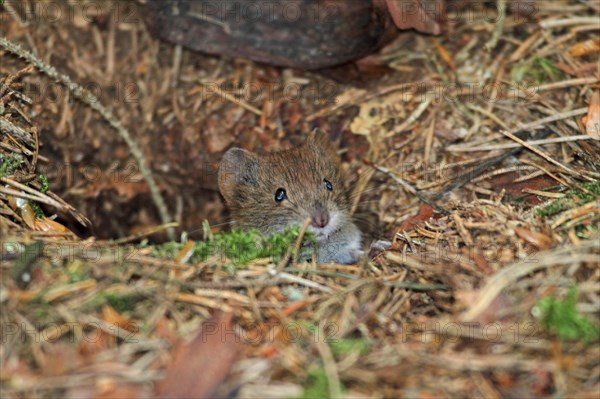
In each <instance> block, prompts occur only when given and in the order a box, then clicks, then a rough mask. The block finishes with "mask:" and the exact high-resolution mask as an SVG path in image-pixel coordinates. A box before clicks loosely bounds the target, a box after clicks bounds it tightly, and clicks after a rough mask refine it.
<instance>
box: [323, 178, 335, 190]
mask: <svg viewBox="0 0 600 399" xmlns="http://www.w3.org/2000/svg"><path fill="white" fill-rule="evenodd" d="M323 182H325V188H326V189H327V190H329V191H333V184H331V182H330V181H329V180H327V179H323Z"/></svg>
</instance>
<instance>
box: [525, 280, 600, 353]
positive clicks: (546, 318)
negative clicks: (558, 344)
mask: <svg viewBox="0 0 600 399" xmlns="http://www.w3.org/2000/svg"><path fill="white" fill-rule="evenodd" d="M576 304H577V290H576V288H574V287H573V288H571V289H570V290H569V293H568V294H567V297H566V298H565V299H563V300H559V299H557V298H554V297H546V298H544V299H542V300H541V301H539V302H538V304H537V307H538V309H539V310H540V312H541V319H542V324H543V326H544V327H545V328H546V329H547V330H549V331H551V332H553V333H555V334H556V335H557V336H558V338H559V339H561V340H564V341H568V340H583V341H585V342H588V343H589V342H592V341H596V342H597V340H598V339H599V338H600V330H599V328H598V326H597V325H595V324H593V323H592V322H591V321H590V320H588V319H587V318H586V317H585V316H583V315H581V314H580V313H579V312H578V311H577V308H576Z"/></svg>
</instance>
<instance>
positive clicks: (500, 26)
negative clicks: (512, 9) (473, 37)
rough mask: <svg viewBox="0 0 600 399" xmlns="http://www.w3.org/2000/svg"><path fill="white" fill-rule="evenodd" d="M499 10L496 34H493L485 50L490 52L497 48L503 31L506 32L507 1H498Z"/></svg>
mask: <svg viewBox="0 0 600 399" xmlns="http://www.w3.org/2000/svg"><path fill="white" fill-rule="evenodd" d="M497 9H498V21H497V22H496V27H495V29H494V33H492V37H491V38H490V40H489V41H488V42H487V43H486V44H485V48H486V50H487V51H489V52H491V51H492V50H493V49H495V48H496V45H497V44H498V40H499V39H500V36H502V31H504V22H505V21H506V0H498V6H497Z"/></svg>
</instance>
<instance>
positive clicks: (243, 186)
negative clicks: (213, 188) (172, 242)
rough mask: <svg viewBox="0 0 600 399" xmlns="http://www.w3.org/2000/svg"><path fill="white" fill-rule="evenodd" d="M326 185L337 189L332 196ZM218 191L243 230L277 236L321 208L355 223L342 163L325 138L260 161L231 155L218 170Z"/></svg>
mask: <svg viewBox="0 0 600 399" xmlns="http://www.w3.org/2000/svg"><path fill="white" fill-rule="evenodd" d="M323 179H327V180H329V181H330V182H331V183H332V185H333V191H329V190H327V189H326V187H325V184H324V181H323ZM278 188H283V189H285V190H286V193H287V200H284V201H282V202H281V203H276V202H275V199H274V196H275V192H276V191H277V189H278ZM219 189H220V191H221V194H222V195H223V197H224V198H225V201H226V203H227V205H228V207H229V209H230V211H231V216H232V218H233V220H234V221H235V222H236V224H237V226H238V227H240V228H243V229H247V228H256V229H258V230H259V231H261V232H263V233H265V234H272V233H274V232H278V231H281V230H283V229H284V228H285V227H288V226H291V225H294V224H297V225H301V224H302V223H303V222H304V220H306V218H308V217H310V216H311V215H312V214H313V212H314V211H315V210H316V209H317V208H318V207H324V208H325V209H327V210H334V209H335V210H337V211H339V213H340V218H343V220H348V222H350V215H349V213H348V198H347V195H346V190H345V189H344V185H343V182H342V177H341V173H340V159H339V157H338V155H337V153H336V150H335V148H333V146H332V145H331V143H330V142H329V140H328V138H327V136H326V135H325V134H324V133H316V134H314V133H313V134H311V135H310V136H309V138H308V139H307V140H306V142H305V143H304V145H302V146H301V147H298V148H294V149H291V150H286V151H280V152H274V153H270V154H266V155H261V156H259V155H256V154H253V153H251V152H248V151H246V150H242V149H239V148H232V149H230V150H229V151H227V153H226V154H225V155H224V157H223V160H222V162H221V166H220V168H219ZM350 223H351V222H350Z"/></svg>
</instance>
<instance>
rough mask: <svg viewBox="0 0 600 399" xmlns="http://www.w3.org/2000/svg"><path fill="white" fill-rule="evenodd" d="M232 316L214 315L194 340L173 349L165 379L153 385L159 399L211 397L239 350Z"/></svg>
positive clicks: (238, 340) (239, 339)
mask: <svg viewBox="0 0 600 399" xmlns="http://www.w3.org/2000/svg"><path fill="white" fill-rule="evenodd" d="M232 318H233V315H232V314H231V313H227V314H217V315H215V316H213V317H212V318H210V319H209V320H207V321H206V322H204V323H203V324H202V326H201V327H200V329H199V330H198V331H197V332H196V335H195V337H194V338H193V339H192V340H191V341H190V342H189V343H187V344H183V345H180V346H179V347H177V348H175V350H174V351H173V352H174V355H173V361H172V362H171V364H170V366H169V367H168V368H167V371H166V375H165V378H164V379H163V380H162V381H160V382H158V383H157V385H156V395H157V396H158V397H160V398H214V397H215V395H216V394H217V390H218V388H219V387H220V386H221V384H222V383H223V381H224V380H225V378H226V377H227V374H228V373H229V371H230V369H231V366H232V365H233V363H234V362H235V360H236V359H237V357H238V354H239V352H240V350H241V348H242V344H241V338H240V337H239V336H238V335H237V334H235V333H234V329H233V322H232Z"/></svg>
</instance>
